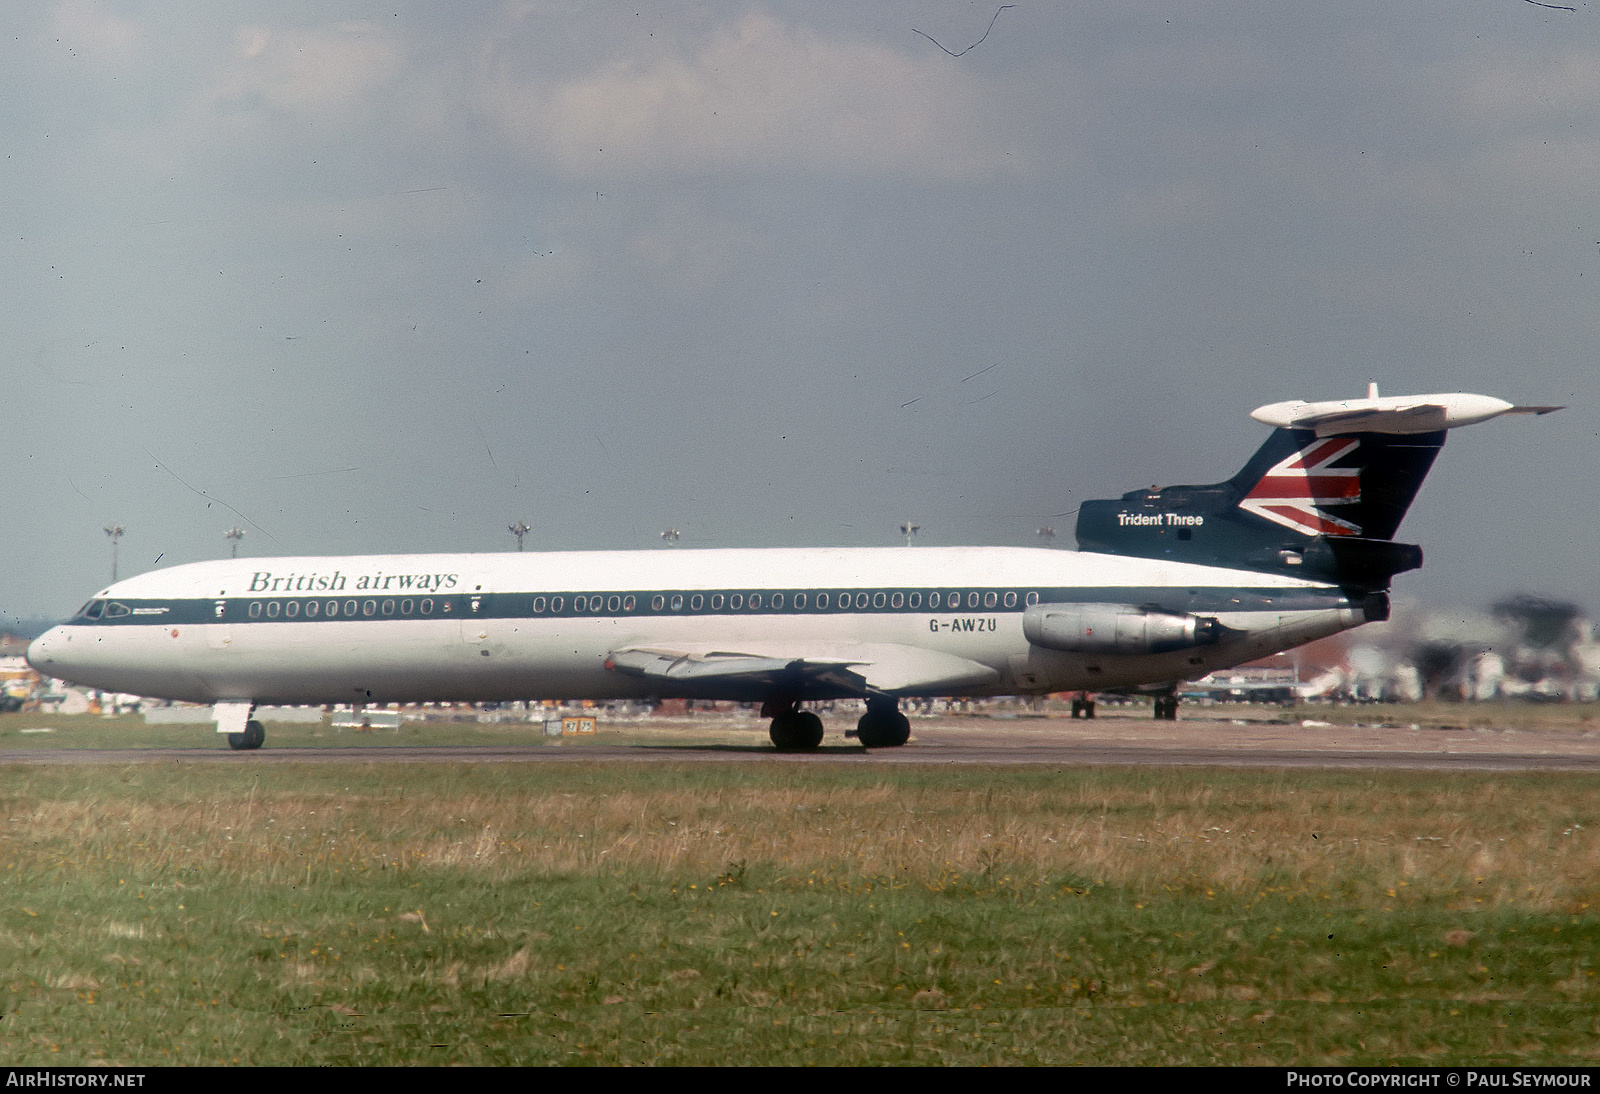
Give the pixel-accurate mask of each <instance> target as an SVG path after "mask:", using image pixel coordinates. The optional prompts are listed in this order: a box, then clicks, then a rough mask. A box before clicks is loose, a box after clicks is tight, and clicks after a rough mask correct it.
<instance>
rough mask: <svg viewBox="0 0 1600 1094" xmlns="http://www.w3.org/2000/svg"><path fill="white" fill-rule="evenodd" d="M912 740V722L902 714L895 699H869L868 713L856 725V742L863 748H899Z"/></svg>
mask: <svg viewBox="0 0 1600 1094" xmlns="http://www.w3.org/2000/svg"><path fill="white" fill-rule="evenodd" d="M910 739H911V720H910V719H909V718H907V717H906V716H905V715H904V714H901V713H900V704H899V702H898V701H897V700H895V699H868V700H867V712H866V713H865V714H863V715H862V716H861V720H860V721H859V722H857V723H856V740H858V741H860V742H861V747H863V748H897V747H899V746H900V745H903V744H905V743H906V742H907V741H909V740H910Z"/></svg>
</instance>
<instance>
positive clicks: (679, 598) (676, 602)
mask: <svg viewBox="0 0 1600 1094" xmlns="http://www.w3.org/2000/svg"><path fill="white" fill-rule="evenodd" d="M672 610H673V611H675V612H681V611H683V594H682V593H673V594H672Z"/></svg>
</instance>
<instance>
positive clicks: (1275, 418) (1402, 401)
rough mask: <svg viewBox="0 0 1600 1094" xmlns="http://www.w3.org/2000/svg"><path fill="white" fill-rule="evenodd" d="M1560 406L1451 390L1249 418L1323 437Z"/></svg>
mask: <svg viewBox="0 0 1600 1094" xmlns="http://www.w3.org/2000/svg"><path fill="white" fill-rule="evenodd" d="M1560 409H1562V408H1561V407H1558V406H1514V405H1513V404H1511V403H1508V402H1506V401H1505V400H1504V399H1496V398H1494V397H1493V396H1491V395H1469V394H1466V393H1463V392H1453V393H1450V394H1443V395H1391V396H1384V397H1380V396H1377V395H1372V396H1369V397H1368V398H1365V399H1334V400H1329V401H1326V402H1319V403H1308V402H1305V401H1303V400H1299V399H1293V400H1290V401H1289V402H1285V403H1272V404H1270V405H1268V406H1263V407H1258V408H1256V409H1255V410H1253V411H1251V412H1250V417H1252V418H1254V419H1255V420H1256V421H1258V422H1262V423H1264V424H1266V425H1271V426H1277V427H1278V428H1279V429H1309V430H1312V431H1314V432H1315V433H1316V435H1317V436H1319V437H1331V436H1335V435H1341V434H1347V433H1388V434H1405V433H1436V432H1438V431H1439V430H1441V429H1456V428H1458V427H1460V426H1464V425H1473V424H1475V423H1477V422H1486V421H1488V420H1489V419H1490V418H1498V417H1499V416H1500V415H1502V414H1549V413H1550V412H1551V411H1553V410H1560Z"/></svg>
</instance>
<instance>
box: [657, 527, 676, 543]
mask: <svg viewBox="0 0 1600 1094" xmlns="http://www.w3.org/2000/svg"><path fill="white" fill-rule="evenodd" d="M661 538H662V539H663V540H664V541H666V544H667V546H668V547H671V546H672V545H673V544H675V543H677V542H678V530H677V529H676V528H668V529H667V530H666V531H665V532H662V533H661Z"/></svg>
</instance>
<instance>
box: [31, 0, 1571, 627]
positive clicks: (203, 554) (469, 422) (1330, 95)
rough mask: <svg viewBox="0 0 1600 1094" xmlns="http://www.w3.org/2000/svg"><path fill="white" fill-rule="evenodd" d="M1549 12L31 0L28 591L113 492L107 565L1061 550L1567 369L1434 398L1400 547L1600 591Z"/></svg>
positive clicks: (50, 597) (1517, 582)
mask: <svg viewBox="0 0 1600 1094" xmlns="http://www.w3.org/2000/svg"><path fill="white" fill-rule="evenodd" d="M1570 6H1571V7H1572V8H1573V10H1570V11H1568V10H1560V9H1558V8H1555V7H1544V6H1537V5H1534V4H1532V3H1529V2H1528V0H1473V2H1468V3H1463V2H1461V0H1451V2H1438V3H1428V2H1409V3H1403V4H1396V3H1392V2H1390V3H1381V4H1379V3H1344V4H1337V5H1285V4H1281V3H1259V4H1253V3H1239V2H1237V0H1230V2H1227V3H1220V2H1218V3H1210V2H1196V3H1188V4H1146V3H1119V4H1110V5H1087V4H1056V3H1049V4H1046V3H1028V2H1021V3H1017V4H1014V5H1008V6H1007V7H1006V8H1005V9H1004V10H1003V11H1000V12H999V17H998V18H997V19H996V18H994V17H995V15H996V11H997V9H998V7H999V5H997V4H994V3H988V4H981V3H971V2H967V0H939V2H924V3H915V4H910V3H873V4H855V3H851V4H845V3H837V4H832V3H824V4H819V3H783V2H769V3H762V4H756V3H742V2H728V3H705V4H698V5H691V4H678V3H670V4H662V5H652V4H642V5H641V4H631V5H628V6H626V7H623V6H620V5H612V4H592V3H590V4H565V3H541V2H536V0H530V2H521V3H503V4H493V3H482V4H470V5H456V4H448V5H447V4H437V3H415V2H409V0H392V2H389V3H386V4H383V5H377V4H373V3H360V2H339V0H316V2H306V3H294V2H287V0H279V2H272V3H252V2H244V0H241V2H237V3H216V4H204V5H176V6H175V5H169V4H162V3H154V2H148V0H61V2H59V3H53V4H51V3H37V4H32V3H30V4H8V5H6V6H5V9H4V11H3V13H0V31H3V35H0V92H3V93H4V96H5V101H6V103H7V111H6V122H5V125H4V128H3V129H0V134H3V141H4V157H3V160H0V198H3V206H0V217H3V220H4V232H3V233H0V333H3V335H4V343H3V344H4V358H3V360H4V364H3V366H0V375H3V377H4V381H5V382H4V394H5V400H4V413H5V417H4V421H5V430H4V434H3V435H4V436H5V438H6V441H7V444H6V452H7V455H8V457H9V459H8V461H7V462H8V464H9V475H8V480H7V481H8V490H7V492H6V493H7V503H8V504H7V505H6V507H5V516H4V518H3V520H0V548H3V551H4V557H5V559H6V560H7V563H8V565H7V567H6V570H5V577H4V579H3V582H0V613H3V615H4V617H5V618H6V619H9V618H14V617H17V616H37V615H61V614H64V613H67V612H70V611H71V610H72V609H74V608H75V607H77V605H78V604H79V603H80V602H81V601H82V600H83V599H85V598H86V597H87V596H88V595H89V594H90V593H92V592H93V591H95V590H96V589H97V588H98V587H99V586H101V585H102V584H103V583H104V581H105V579H106V577H107V576H108V572H109V569H110V551H109V544H108V541H107V537H106V536H105V534H104V533H103V532H102V530H101V529H102V528H103V527H104V526H105V525H106V524H108V523H111V522H113V521H115V522H121V523H122V524H123V525H124V526H125V527H126V529H127V532H126V535H125V537H124V538H123V540H122V544H121V553H122V554H121V568H122V573H123V574H124V575H126V574H129V573H133V572H137V571H140V570H145V569H150V568H152V567H154V566H156V565H160V566H166V565H170V564H173V563H178V562H187V561H193V560H196V559H202V558H210V557H219V556H223V555H225V554H226V552H227V549H228V544H227V541H226V540H225V539H224V538H223V533H224V532H225V531H226V530H227V529H228V528H230V527H231V526H234V525H237V526H239V527H240V528H243V529H244V530H245V531H246V533H247V535H246V537H245V539H244V541H243V553H247V554H252V555H274V554H276V555H283V554H323V553H359V552H380V551H381V552H387V551H433V550H466V551H500V550H508V549H513V548H514V546H515V544H514V541H513V540H512V538H511V536H510V535H509V534H508V533H507V531H506V528H507V526H508V525H509V524H510V523H511V522H513V521H515V520H518V519H523V520H526V521H527V522H528V523H529V524H530V525H531V526H532V527H533V529H534V531H533V532H532V533H531V534H530V535H529V537H528V546H529V547H530V549H531V548H539V549H559V548H597V547H606V548H613V547H639V548H646V549H661V548H660V543H661V541H660V538H659V533H660V532H661V530H662V529H665V528H668V527H674V528H677V529H679V530H680V532H681V534H682V540H681V546H684V547H689V546H695V547H701V546H705V547H711V546H749V545H757V546H759V545H783V544H799V545H808V544H815V545H824V544H842V545H877V544H891V543H895V542H898V534H897V531H896V526H897V525H898V524H899V523H900V522H901V521H902V520H906V519H912V520H915V521H917V522H918V523H920V524H921V525H922V527H923V532H922V541H923V542H926V543H929V544H953V543H997V544H1029V543H1036V542H1038V535H1037V530H1038V529H1039V528H1040V527H1041V526H1042V525H1053V526H1054V527H1055V528H1057V529H1058V530H1059V532H1060V533H1061V535H1060V537H1059V539H1058V540H1057V544H1058V545H1065V544H1069V543H1070V541H1071V536H1070V529H1071V527H1072V521H1073V516H1072V513H1073V510H1074V509H1075V508H1076V507H1077V505H1078V504H1079V503H1080V502H1082V501H1083V500H1085V499H1087V498H1093V497H1103V496H1110V495H1114V494H1117V493H1120V492H1121V491H1123V490H1127V489H1131V488H1133V487H1137V486H1141V485H1147V484H1150V483H1170V482H1197V481H1198V482H1206V481H1214V480H1216V479H1221V478H1224V477H1227V476H1228V475H1230V474H1232V473H1233V471H1235V470H1236V469H1237V468H1238V467H1239V466H1240V465H1241V464H1242V463H1243V461H1244V460H1245V458H1246V457H1247V456H1248V455H1249V454H1250V452H1251V451H1253V449H1254V448H1255V447H1256V445H1257V444H1259V443H1260V441H1261V440H1262V439H1263V437H1264V435H1265V432H1266V431H1265V429H1264V427H1261V426H1258V425H1256V424H1255V423H1254V422H1252V421H1250V420H1249V418H1248V414H1249V411H1250V410H1251V409H1252V408H1253V407H1255V406H1257V405H1260V404H1262V403H1267V402H1274V401H1278V400H1282V399H1289V398H1308V399H1317V398H1343V397H1347V396H1353V395H1359V394H1361V393H1363V392H1364V389H1365V385H1366V384H1367V382H1368V381H1369V380H1376V381H1378V382H1379V383H1380V384H1381V385H1382V388H1383V390H1384V392H1385V393H1386V394H1404V393H1414V392H1422V391H1455V390H1465V391H1482V392H1485V393H1488V394H1493V395H1499V396H1502V397H1505V398H1508V399H1511V400H1513V401H1517V402H1528V403H1568V404H1571V408H1570V409H1568V410H1567V411H1565V412H1563V413H1561V414H1558V415H1554V416H1551V417H1548V418H1541V419H1536V420H1530V419H1512V420H1502V421H1497V422H1492V423H1489V424H1487V425H1483V426H1477V427H1473V428H1472V429H1469V430H1464V431H1462V432H1460V433H1457V434H1454V435H1452V438H1451V441H1450V444H1449V445H1448V446H1447V448H1446V450H1445V452H1444V454H1443V456H1442V457H1441V459H1440V461H1439V463H1438V465H1437V466H1436V467H1435V470H1434V473H1433V476H1432V477H1431V478H1430V480H1429V482H1428V485H1427V487H1426V488H1425V489H1424V491H1423V494H1422V497H1421V498H1420V500H1419V502H1418V504H1417V505H1416V507H1415V508H1414V509H1413V510H1412V514H1411V517H1410V519H1409V520H1408V521H1407V523H1406V525H1405V526H1404V527H1403V528H1402V538H1408V539H1412V540H1415V541H1417V542H1420V543H1422V544H1423V546H1424V548H1425V550H1426V552H1427V555H1428V560H1429V561H1428V565H1427V567H1426V568H1425V569H1424V570H1423V571H1421V572H1420V573H1417V574H1410V575H1405V576H1402V577H1401V578H1400V579H1399V581H1398V584H1397V588H1398V590H1399V591H1401V592H1403V593H1406V594H1410V595H1412V596H1416V597H1419V598H1422V599H1424V600H1426V601H1429V602H1431V603H1435V604H1441V605H1442V604H1452V603H1460V604H1463V605H1477V604H1482V603H1485V602H1487V601H1488V600H1490V599H1493V598H1494V597H1497V596H1501V595H1504V594H1507V593H1512V592H1517V591H1534V592H1539V593H1544V594H1546V595H1555V596H1565V597H1570V598H1572V599H1576V600H1578V601H1580V602H1581V603H1583V604H1585V605H1587V606H1589V607H1591V608H1594V609H1597V610H1600V566H1596V564H1595V551H1594V549H1593V547H1592V545H1591V537H1592V535H1593V531H1594V529H1595V528H1596V526H1597V525H1600V501H1597V500H1596V497H1597V490H1596V483H1597V482H1600V443H1597V437H1600V416H1597V412H1596V408H1597V407H1600V367H1597V362H1600V11H1597V9H1596V6H1595V5H1594V4H1592V3H1588V2H1579V3H1574V4H1572V5H1570ZM991 20H993V25H992V26H990V23H991ZM986 29H987V30H988V34H987V37H984V38H983V40H982V41H981V42H978V39H979V38H980V37H981V36H983V35H984V32H985V30H986ZM973 43H978V44H976V45H974V44H973ZM941 46H943V47H945V48H944V49H941ZM968 46H971V48H970V49H967V50H966V52H962V50H963V49H964V48H965V47H968ZM952 53H961V56H959V57H955V56H951V54H952ZM0 622H3V620H0Z"/></svg>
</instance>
